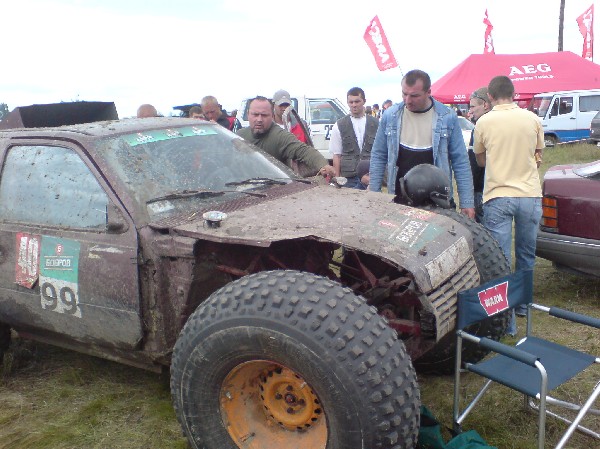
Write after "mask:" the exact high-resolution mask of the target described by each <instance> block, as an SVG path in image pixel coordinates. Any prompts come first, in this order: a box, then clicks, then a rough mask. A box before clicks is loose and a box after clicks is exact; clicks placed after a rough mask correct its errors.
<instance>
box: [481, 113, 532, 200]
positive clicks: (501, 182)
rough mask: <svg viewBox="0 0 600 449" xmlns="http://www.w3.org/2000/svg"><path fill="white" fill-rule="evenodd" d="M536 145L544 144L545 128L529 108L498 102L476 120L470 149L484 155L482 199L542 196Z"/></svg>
mask: <svg viewBox="0 0 600 449" xmlns="http://www.w3.org/2000/svg"><path fill="white" fill-rule="evenodd" d="M536 148H544V130H543V128H542V123H541V122H540V119H539V118H538V117H537V116H536V115H535V114H534V113H533V112H531V111H527V110H525V109H521V108H520V107H518V106H517V105H516V104H498V105H496V106H494V107H493V109H492V110H491V111H490V112H488V113H487V114H484V115H483V116H481V117H480V118H479V120H477V124H476V125H475V139H474V144H473V151H474V152H475V154H480V153H485V157H486V162H485V180H484V182H485V184H484V188H483V201H484V202H486V201H489V200H491V199H493V198H499V197H522V198H531V197H541V196H542V188H541V185H540V177H539V174H538V169H537V164H536V162H535V157H534V153H535V150H536Z"/></svg>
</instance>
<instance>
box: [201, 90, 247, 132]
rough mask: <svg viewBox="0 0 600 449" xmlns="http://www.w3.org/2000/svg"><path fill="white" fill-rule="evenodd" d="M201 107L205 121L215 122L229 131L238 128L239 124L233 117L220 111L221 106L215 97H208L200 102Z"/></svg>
mask: <svg viewBox="0 0 600 449" xmlns="http://www.w3.org/2000/svg"><path fill="white" fill-rule="evenodd" d="M200 104H201V105H202V112H203V113H204V117H206V120H210V121H212V122H216V123H218V124H219V125H221V126H222V127H223V128H227V129H228V130H229V131H233V132H235V131H237V130H238V129H239V128H240V122H239V121H238V119H236V118H235V117H230V116H229V115H227V112H225V111H223V110H222V109H221V105H220V104H219V102H218V101H217V99H216V98H215V97H213V96H212V95H208V96H206V97H204V98H203V99H202V101H201V102H200Z"/></svg>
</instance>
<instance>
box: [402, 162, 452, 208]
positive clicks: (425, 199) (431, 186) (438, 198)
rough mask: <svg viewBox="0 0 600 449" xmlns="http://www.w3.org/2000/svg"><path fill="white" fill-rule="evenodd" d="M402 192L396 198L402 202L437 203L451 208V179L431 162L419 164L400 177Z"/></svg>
mask: <svg viewBox="0 0 600 449" xmlns="http://www.w3.org/2000/svg"><path fill="white" fill-rule="evenodd" d="M399 184H400V190H401V191H400V192H396V198H397V199H398V200H399V201H398V202H400V203H401V204H407V205H408V206H413V207H420V206H425V205H427V204H435V205H437V206H440V207H443V208H445V209H448V208H450V181H449V180H448V177H447V176H446V173H444V170H442V169H441V168H439V167H436V166H435V165H431V164H419V165H416V166H414V167H413V168H411V169H410V170H408V171H407V172H406V174H405V175H404V177H403V178H400V182H399Z"/></svg>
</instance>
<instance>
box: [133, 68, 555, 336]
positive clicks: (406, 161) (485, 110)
mask: <svg viewBox="0 0 600 449" xmlns="http://www.w3.org/2000/svg"><path fill="white" fill-rule="evenodd" d="M401 88H402V101H401V102H399V103H396V104H393V103H392V101H391V100H386V101H385V102H383V103H382V107H381V109H380V108H379V105H378V104H374V105H372V106H367V105H366V96H365V92H364V90H363V89H361V88H360V87H353V88H351V89H349V90H348V92H347V96H346V101H347V103H348V108H349V111H350V113H349V114H348V115H347V116H345V117H343V118H341V119H339V120H338V121H337V122H336V123H335V124H334V125H333V128H332V130H331V140H330V144H329V152H330V154H331V160H332V163H331V164H329V162H328V161H327V160H326V159H325V158H324V157H323V156H322V155H321V154H320V153H319V152H318V151H317V150H315V149H314V148H313V146H312V141H311V139H310V134H309V132H308V128H307V126H306V124H305V123H303V121H302V119H301V118H300V117H299V116H298V114H297V113H296V111H294V110H293V104H292V101H291V98H290V95H289V93H288V92H287V91H285V90H279V91H277V92H275V94H274V95H273V98H272V100H270V99H268V98H266V97H261V96H259V97H256V98H254V99H253V100H251V101H250V104H249V110H248V121H249V127H247V128H240V126H239V121H237V119H236V118H235V114H231V115H229V114H227V113H226V112H225V111H223V110H222V109H221V106H220V105H219V103H218V101H217V99H216V98H215V97H212V96H207V97H204V98H203V99H202V102H201V105H200V106H196V107H193V108H191V109H190V111H189V117H192V118H201V119H204V120H211V121H214V122H217V123H219V124H220V125H222V126H224V127H226V128H227V129H229V130H232V131H234V132H236V133H237V134H238V135H240V136H241V137H242V138H244V139H246V140H247V141H249V142H251V143H253V144H254V145H256V146H258V147H259V148H261V149H262V150H263V151H265V152H267V153H269V154H270V155H272V156H273V157H275V158H277V159H279V160H280V161H282V162H284V163H288V164H290V166H291V167H292V168H293V169H294V170H295V171H296V172H297V173H299V174H301V175H302V176H314V175H316V174H319V175H322V176H325V177H340V176H341V177H345V178H346V179H347V182H346V184H345V187H347V188H354V189H359V190H370V191H373V192H380V191H381V190H382V187H384V186H387V192H388V193H390V194H392V195H394V201H395V202H398V203H405V204H406V200H407V199H406V198H405V196H406V193H405V192H404V190H405V189H404V184H403V182H404V180H405V178H407V177H408V176H411V173H420V174H421V175H420V176H423V175H422V173H424V172H423V171H422V170H421V171H418V172H417V171H415V170H413V169H415V167H423V164H426V165H428V166H433V167H437V169H436V171H435V172H433V173H435V175H436V176H441V177H443V178H444V179H443V180H442V181H443V182H444V183H445V185H447V197H448V198H447V200H448V205H449V206H450V207H454V208H456V205H457V203H456V202H455V199H454V192H453V187H452V186H453V182H452V181H453V180H454V184H455V185H456V188H457V193H458V208H459V209H460V212H461V213H463V214H465V215H467V216H468V217H469V218H471V219H474V220H477V221H478V222H480V223H481V224H483V225H484V226H485V227H486V228H487V230H488V231H489V232H490V233H491V235H492V236H493V237H494V238H495V239H496V240H497V241H498V243H499V245H500V248H501V249H502V251H503V253H504V255H505V256H506V258H507V259H508V261H509V262H511V260H512V257H511V253H512V251H511V249H512V242H513V235H512V233H513V227H514V232H515V238H514V240H515V259H516V261H515V269H516V270H521V269H533V266H534V262H535V244H536V237H537V229H538V226H539V222H540V219H541V214H542V212H541V211H542V209H541V197H542V192H541V184H540V178H539V174H538V168H539V166H540V164H541V158H542V149H543V148H544V133H543V129H542V125H541V122H540V120H539V118H538V117H537V116H535V115H534V114H533V113H532V112H529V111H527V110H524V109H521V108H520V107H519V106H517V104H515V103H514V101H513V97H514V86H513V84H512V81H511V80H510V79H509V78H508V77H506V76H497V77H494V78H493V79H492V80H490V83H489V85H488V86H484V87H481V88H478V89H476V90H475V91H474V92H473V93H472V94H471V96H470V102H469V113H468V118H469V119H470V120H472V121H473V122H474V123H475V129H474V130H473V133H472V135H471V142H470V144H469V148H468V149H467V148H466V146H465V142H464V139H463V137H462V131H461V127H460V124H459V122H458V116H457V114H456V112H455V110H454V109H452V108H451V107H449V106H447V105H444V104H442V103H440V102H439V101H437V100H435V99H434V98H433V97H432V96H431V79H430V77H429V75H428V74H427V73H426V72H424V71H422V70H411V71H409V72H408V73H407V74H406V75H405V76H404V77H403V79H402V82H401ZM157 115H158V114H157V112H156V109H155V108H154V107H152V106H151V105H147V104H146V105H142V106H140V108H139V110H138V117H152V116H157ZM436 181H437V180H436ZM408 204H410V201H409V202H408ZM517 314H518V315H519V314H521V312H520V311H517ZM516 332H517V329H516V321H515V318H514V316H513V317H512V319H511V322H510V326H509V329H508V333H509V334H511V335H515V334H516Z"/></svg>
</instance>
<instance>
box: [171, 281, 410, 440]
mask: <svg viewBox="0 0 600 449" xmlns="http://www.w3.org/2000/svg"><path fill="white" fill-rule="evenodd" d="M171 392H172V396H173V401H174V405H175V410H176V413H177V417H178V419H179V422H180V423H181V425H182V428H183V431H184V433H185V434H186V436H187V437H188V440H189V441H190V444H191V445H192V447H194V448H206V449H235V448H247V449H269V448H277V449H286V448H299V447H306V448H311V449H319V448H321V449H325V448H327V449H337V448H340V449H341V448H350V447H353V448H354V447H368V448H370V449H376V448H382V449H383V448H394V449H399V448H412V447H414V445H415V444H416V438H417V433H418V428H419V422H418V420H419V390H418V388H417V383H416V376H415V372H414V370H413V367H412V364H411V361H410V357H409V356H408V355H407V353H406V351H405V349H404V344H403V343H402V342H401V341H400V340H398V338H397V336H396V333H395V332H394V331H393V330H392V329H391V328H389V327H388V326H386V324H385V322H384V320H383V319H382V318H381V317H380V316H379V315H377V313H376V311H375V310H374V309H373V308H371V307H369V306H368V305H367V304H366V303H365V301H364V299H363V298H361V297H358V296H356V295H355V294H354V293H352V291H351V290H349V289H346V288H342V287H341V286H340V285H339V284H337V283H335V282H333V281H331V280H329V279H326V278H323V277H319V276H315V275H313V274H309V273H302V272H298V271H271V272H264V273H258V274H253V275H250V276H246V277H243V278H241V279H238V280H237V281H234V282H232V283H230V284H228V285H227V286H225V287H223V288H222V289H220V290H218V291H217V292H215V293H213V295H211V297H210V298H209V299H207V301H206V302H204V303H203V304H202V305H200V307H199V308H198V309H197V310H196V311H195V312H194V313H193V314H192V315H191V316H190V318H189V320H188V322H187V323H186V325H185V326H184V329H183V330H182V332H181V334H180V336H179V339H178V341H177V343H176V345H175V348H174V352H173V360H172V365H171Z"/></svg>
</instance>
